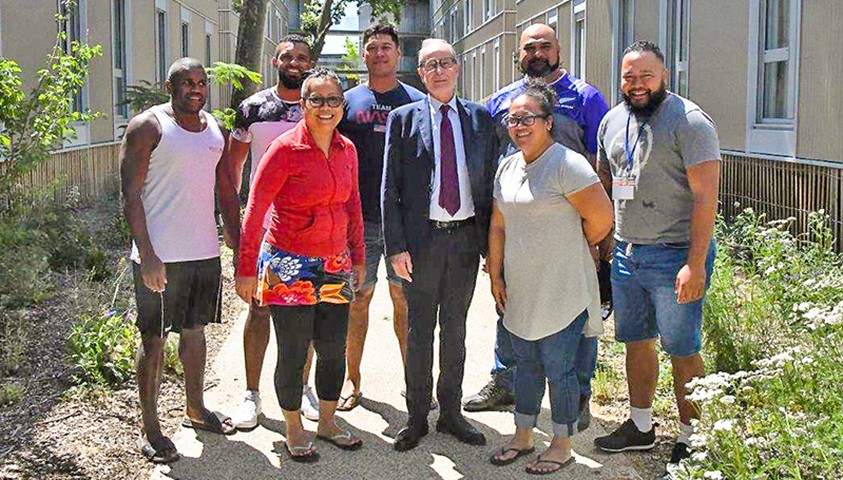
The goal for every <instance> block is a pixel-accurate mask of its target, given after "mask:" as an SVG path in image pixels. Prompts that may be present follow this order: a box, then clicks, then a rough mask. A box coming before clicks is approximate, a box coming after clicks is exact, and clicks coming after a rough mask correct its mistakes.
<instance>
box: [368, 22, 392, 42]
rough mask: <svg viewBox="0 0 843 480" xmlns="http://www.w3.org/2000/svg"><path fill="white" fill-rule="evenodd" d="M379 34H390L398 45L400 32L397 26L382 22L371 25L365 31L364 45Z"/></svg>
mask: <svg viewBox="0 0 843 480" xmlns="http://www.w3.org/2000/svg"><path fill="white" fill-rule="evenodd" d="M378 34H384V35H389V36H390V37H392V41H393V42H395V46H396V47H397V46H398V32H396V31H395V26H394V25H392V24H389V23H382V22H378V23H376V24H374V25H372V26H370V27H369V28H367V29H366V30H365V31H364V32H363V45H366V42H368V41H369V39H370V38H372V37H374V36H375V35H378Z"/></svg>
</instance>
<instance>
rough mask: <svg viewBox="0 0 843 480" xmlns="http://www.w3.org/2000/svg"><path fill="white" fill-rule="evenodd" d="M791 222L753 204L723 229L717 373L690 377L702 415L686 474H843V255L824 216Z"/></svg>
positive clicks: (711, 340) (716, 306)
mask: <svg viewBox="0 0 843 480" xmlns="http://www.w3.org/2000/svg"><path fill="white" fill-rule="evenodd" d="M792 223H793V219H785V220H779V221H772V222H768V221H766V219H765V218H764V217H763V216H757V215H755V213H754V212H752V211H751V210H746V211H745V212H744V213H743V214H742V215H740V216H739V217H738V218H737V219H736V220H735V221H734V222H733V223H732V224H731V225H728V226H727V225H723V224H722V223H721V226H720V227H719V229H718V236H719V240H720V253H719V254H718V258H717V264H716V271H715V274H714V277H713V278H712V286H711V289H710V290H709V293H708V297H707V300H706V310H705V314H706V316H705V322H704V338H705V341H706V352H707V354H708V355H709V357H710V359H711V360H710V361H711V363H712V366H713V367H714V369H715V370H717V373H714V374H712V375H709V376H707V377H705V378H702V379H697V380H695V381H693V382H692V383H691V387H692V393H691V395H690V397H689V398H691V399H692V400H694V401H696V402H698V404H699V405H700V408H701V412H702V417H701V419H700V420H699V422H698V424H697V427H698V434H697V435H695V436H694V438H693V441H694V448H695V450H696V452H695V453H694V455H693V456H692V459H691V460H690V461H686V462H683V465H682V466H681V467H680V469H679V471H678V472H677V473H676V474H675V476H676V477H678V478H682V479H690V478H693V479H715V480H716V479H725V478H728V479H768V478H769V479H791V478H792V479H812V480H814V479H817V480H823V479H829V480H830V479H839V478H843V389H841V387H840V379H841V378H843V271H841V268H840V267H841V265H843V257H841V256H840V255H838V254H836V253H834V251H833V249H832V245H833V236H832V235H831V230H830V229H829V228H828V226H827V225H828V218H827V217H826V216H825V215H824V214H823V212H817V213H814V214H812V215H811V216H810V222H809V223H810V225H809V229H808V231H807V232H806V233H804V234H801V235H794V234H792V233H791V231H790V229H791V226H792Z"/></svg>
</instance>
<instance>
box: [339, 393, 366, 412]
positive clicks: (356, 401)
mask: <svg viewBox="0 0 843 480" xmlns="http://www.w3.org/2000/svg"><path fill="white" fill-rule="evenodd" d="M361 398H363V392H357V393H352V394H351V395H349V396H347V397H343V396H340V400H342V406H337V411H338V412H350V411H352V410H354V409H355V408H357V406H358V405H360V399H361ZM349 400H351V406H350V407H349V406H347V405H348V401H349Z"/></svg>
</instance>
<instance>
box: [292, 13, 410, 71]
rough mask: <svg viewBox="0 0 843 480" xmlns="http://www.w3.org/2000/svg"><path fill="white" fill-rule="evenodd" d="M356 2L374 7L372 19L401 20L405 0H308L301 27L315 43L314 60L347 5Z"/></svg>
mask: <svg viewBox="0 0 843 480" xmlns="http://www.w3.org/2000/svg"><path fill="white" fill-rule="evenodd" d="M351 2H356V3H357V6H358V7H360V6H361V5H363V4H367V5H369V6H370V7H371V8H372V19H376V20H391V21H392V22H394V23H396V24H398V23H400V22H401V11H402V8H403V6H404V3H405V2H404V0H306V1H305V3H304V12H302V16H301V29H302V31H303V32H305V33H306V34H307V35H308V36H309V37H310V41H311V44H312V45H313V51H312V54H313V62H314V63H316V61H317V60H318V59H319V56H320V55H321V54H322V49H323V48H324V47H325V38H326V37H327V36H328V32H329V31H330V29H331V27H333V26H334V25H337V24H338V23H340V21H341V20H342V17H343V15H344V14H345V9H346V7H347V6H348V5H349V4H350V3H351Z"/></svg>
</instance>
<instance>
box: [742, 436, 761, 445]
mask: <svg viewBox="0 0 843 480" xmlns="http://www.w3.org/2000/svg"><path fill="white" fill-rule="evenodd" d="M744 443H746V444H747V445H755V444H757V443H758V437H749V438H747V439H746V440H745V441H744Z"/></svg>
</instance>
